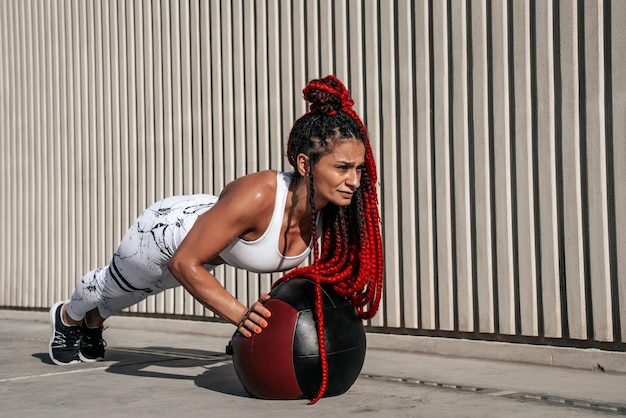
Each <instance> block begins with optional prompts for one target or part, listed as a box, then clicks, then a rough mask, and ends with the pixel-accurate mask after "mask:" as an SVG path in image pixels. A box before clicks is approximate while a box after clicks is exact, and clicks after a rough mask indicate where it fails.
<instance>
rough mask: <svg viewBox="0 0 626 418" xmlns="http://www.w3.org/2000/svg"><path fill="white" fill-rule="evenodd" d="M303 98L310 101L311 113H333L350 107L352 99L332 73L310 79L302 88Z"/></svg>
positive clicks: (352, 102)
mask: <svg viewBox="0 0 626 418" xmlns="http://www.w3.org/2000/svg"><path fill="white" fill-rule="evenodd" d="M302 94H303V96H304V100H306V101H307V102H309V103H310V106H309V109H310V111H311V112H312V113H324V114H327V115H334V114H336V113H337V112H338V111H340V110H341V109H344V108H351V107H352V105H354V101H352V98H351V97H350V92H349V91H348V89H346V86H344V85H343V83H342V82H341V81H340V80H339V79H338V78H337V77H335V76H334V75H329V76H326V77H324V78H321V79H317V80H312V81H310V82H309V84H308V85H307V86H306V87H305V88H304V90H302Z"/></svg>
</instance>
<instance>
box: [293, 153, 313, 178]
mask: <svg viewBox="0 0 626 418" xmlns="http://www.w3.org/2000/svg"><path fill="white" fill-rule="evenodd" d="M310 162H311V159H310V158H309V157H308V156H307V155H305V154H302V153H300V154H298V156H297V157H296V165H297V168H298V173H299V174H300V175H301V176H302V177H305V176H308V175H309V170H310V169H311V166H310Z"/></svg>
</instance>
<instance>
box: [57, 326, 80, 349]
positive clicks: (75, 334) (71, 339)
mask: <svg viewBox="0 0 626 418" xmlns="http://www.w3.org/2000/svg"><path fill="white" fill-rule="evenodd" d="M79 340H80V331H73V330H72V331H69V332H67V333H62V332H59V331H54V341H53V344H56V346H58V347H72V346H75V345H77V344H78V341H79Z"/></svg>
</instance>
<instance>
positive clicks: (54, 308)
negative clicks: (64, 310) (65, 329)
mask: <svg viewBox="0 0 626 418" xmlns="http://www.w3.org/2000/svg"><path fill="white" fill-rule="evenodd" d="M64 303H65V302H63V301H61V302H57V303H55V304H54V305H52V308H50V325H51V326H52V336H51V337H50V342H49V343H48V355H49V356H50V360H52V362H53V363H54V364H58V365H59V366H69V365H70V364H76V363H80V360H72V361H70V362H69V363H63V362H60V361H58V360H57V359H55V358H54V356H53V355H52V343H53V342H54V332H55V329H56V324H55V323H56V312H57V309H58V308H59V305H63V304H64Z"/></svg>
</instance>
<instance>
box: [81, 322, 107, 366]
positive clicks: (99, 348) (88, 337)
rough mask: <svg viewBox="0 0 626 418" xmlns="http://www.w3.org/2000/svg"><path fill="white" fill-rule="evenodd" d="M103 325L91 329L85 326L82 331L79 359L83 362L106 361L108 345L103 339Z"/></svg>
mask: <svg viewBox="0 0 626 418" xmlns="http://www.w3.org/2000/svg"><path fill="white" fill-rule="evenodd" d="M103 329H104V328H103V327H102V325H100V326H99V327H97V328H89V327H87V326H85V325H83V326H82V327H81V329H80V333H81V335H82V338H81V340H80V351H79V353H78V357H79V358H80V359H81V360H82V361H86V362H88V363H89V362H92V361H98V360H103V359H104V347H106V345H107V343H106V341H104V340H103V339H102V331H103Z"/></svg>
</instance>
